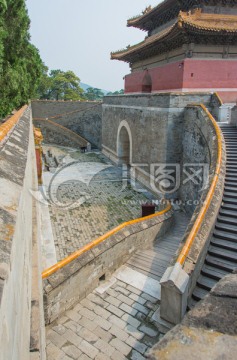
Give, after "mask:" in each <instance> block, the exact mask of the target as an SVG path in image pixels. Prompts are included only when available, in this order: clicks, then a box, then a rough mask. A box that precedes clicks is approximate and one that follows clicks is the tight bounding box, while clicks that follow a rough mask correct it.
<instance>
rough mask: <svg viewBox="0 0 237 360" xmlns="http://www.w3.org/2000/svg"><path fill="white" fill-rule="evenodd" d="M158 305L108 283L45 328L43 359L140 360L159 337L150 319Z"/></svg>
mask: <svg viewBox="0 0 237 360" xmlns="http://www.w3.org/2000/svg"><path fill="white" fill-rule="evenodd" d="M101 288H102V289H103V291H101ZM151 304H152V306H151ZM158 306H159V301H158V300H157V299H156V298H154V297H153V296H151V295H149V294H147V293H144V292H143V291H142V290H139V289H137V288H135V287H133V286H131V285H129V284H127V283H126V282H123V281H121V280H118V279H116V280H115V281H110V282H108V283H106V284H104V286H102V287H98V288H97V289H95V290H94V291H93V292H92V293H91V294H89V295H88V296H87V297H86V298H85V299H83V300H82V301H81V302H80V303H79V304H77V305H76V306H75V307H74V308H73V309H71V310H69V311H67V312H66V313H65V314H64V316H62V317H61V318H60V319H58V320H57V321H55V322H54V323H53V324H51V325H50V326H49V327H48V328H47V329H46V337H47V360H57V359H58V360H62V359H64V360H65V359H68V358H69V359H74V360H82V359H84V360H86V359H95V360H109V359H111V360H116V359H118V360H122V359H131V360H143V359H145V358H146V353H147V352H148V351H149V349H150V348H151V347H152V346H153V345H154V344H155V343H157V342H158V341H159V339H160V338H161V337H162V335H161V334H160V333H159V331H158V329H157V328H156V326H155V324H153V323H152V320H151V318H152V316H153V315H154V312H155V311H156V310H157V309H158ZM140 307H142V309H143V312H144V313H143V314H142V315H143V316H142V317H141V312H139V311H138V310H137V308H139V309H140ZM140 310H141V309H140Z"/></svg>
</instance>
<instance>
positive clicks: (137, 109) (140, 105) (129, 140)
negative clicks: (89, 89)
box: [102, 93, 219, 198]
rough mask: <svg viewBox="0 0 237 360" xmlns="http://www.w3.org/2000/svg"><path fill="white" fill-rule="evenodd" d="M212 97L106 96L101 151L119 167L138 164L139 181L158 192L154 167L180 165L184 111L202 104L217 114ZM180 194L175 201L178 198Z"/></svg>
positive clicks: (162, 95)
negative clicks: (154, 182) (153, 182)
mask: <svg viewBox="0 0 237 360" xmlns="http://www.w3.org/2000/svg"><path fill="white" fill-rule="evenodd" d="M215 98H216V96H215V95H213V94H211V93H194V94H180V93H177V94H176V93H163V94H152V95H147V94H146V95H145V94H137V95H125V96H107V97H105V99H104V103H103V118H102V151H103V153H104V154H105V155H106V156H107V157H109V158H110V159H111V160H112V161H114V162H115V163H117V164H121V163H124V162H125V163H127V164H130V165H132V164H136V176H137V179H138V180H139V181H140V182H141V183H142V184H144V185H145V186H146V187H147V188H148V189H150V190H152V191H156V189H154V187H153V186H152V184H151V182H152V181H153V180H152V179H153V178H154V174H153V173H152V170H151V169H152V168H151V165H152V164H153V165H154V164H155V165H156V164H169V163H170V164H180V163H181V160H182V153H183V144H182V141H183V130H184V109H185V108H186V106H187V105H188V104H190V103H203V104H204V105H206V106H207V107H208V108H209V109H210V110H211V111H212V112H213V111H216V108H217V107H218V106H219V105H217V101H216V99H215ZM178 195H179V194H178V192H177V191H176V193H174V194H173V197H174V198H176V197H179V196H178Z"/></svg>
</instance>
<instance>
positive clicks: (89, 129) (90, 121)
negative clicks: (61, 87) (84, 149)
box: [32, 101, 102, 148]
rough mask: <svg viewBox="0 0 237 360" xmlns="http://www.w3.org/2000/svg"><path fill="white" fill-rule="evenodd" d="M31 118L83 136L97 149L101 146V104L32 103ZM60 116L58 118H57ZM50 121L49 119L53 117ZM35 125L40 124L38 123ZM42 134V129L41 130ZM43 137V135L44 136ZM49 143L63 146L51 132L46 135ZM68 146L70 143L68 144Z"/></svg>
mask: <svg viewBox="0 0 237 360" xmlns="http://www.w3.org/2000/svg"><path fill="white" fill-rule="evenodd" d="M32 112H33V118H43V119H46V118H48V119H49V120H52V121H55V122H56V123H58V124H59V125H62V126H65V127H67V128H68V129H70V130H72V131H74V132H75V133H77V134H79V135H81V136H83V137H84V138H85V139H87V140H88V141H89V142H90V143H92V144H94V145H95V146H97V147H98V148H100V146H101V131H102V128H101V122H102V120H101V116H102V104H101V103H99V102H89V101H88V102H80V101H32ZM58 115H60V116H59V117H57V116H58ZM55 116H56V118H54V119H50V118H51V117H55ZM35 121H36V123H37V124H38V123H40V121H38V122H37V120H35ZM43 134H44V129H43ZM44 135H45V134H44ZM47 136H48V137H49V139H50V141H51V142H53V143H55V141H56V143H57V144H58V145H60V144H61V145H62V144H65V139H63V137H62V136H61V137H58V138H57V137H56V136H55V134H54V133H53V132H50V134H48V135H47ZM68 145H69V146H70V143H68Z"/></svg>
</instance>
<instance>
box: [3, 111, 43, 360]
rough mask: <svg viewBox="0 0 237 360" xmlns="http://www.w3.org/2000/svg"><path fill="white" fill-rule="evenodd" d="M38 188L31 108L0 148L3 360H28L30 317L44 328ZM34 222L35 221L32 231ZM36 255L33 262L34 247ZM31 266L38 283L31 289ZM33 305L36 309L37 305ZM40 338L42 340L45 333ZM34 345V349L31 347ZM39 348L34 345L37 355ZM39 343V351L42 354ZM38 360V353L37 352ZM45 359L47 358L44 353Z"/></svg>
mask: <svg viewBox="0 0 237 360" xmlns="http://www.w3.org/2000/svg"><path fill="white" fill-rule="evenodd" d="M36 186H37V173H36V159H35V146H34V139H33V129H32V118H31V108H30V107H28V108H27V109H26V111H25V112H24V114H23V115H22V116H21V118H20V119H19V121H18V123H17V124H16V126H15V128H14V129H13V131H12V132H11V133H10V134H9V136H8V137H7V139H6V141H5V142H4V143H3V144H1V145H0V190H1V197H0V349H1V350H0V359H1V360H6V359H12V360H29V359H30V338H31V335H32V334H31V327H30V323H31V315H32V312H33V313H34V314H36V312H37V313H38V315H37V316H35V315H33V316H34V319H35V321H36V320H37V319H36V318H38V321H39V322H40V321H41V320H42V323H43V318H41V319H40V314H39V313H40V309H39V307H40V304H39V303H38V305H37V307H38V310H39V311H38V310H37V311H35V310H36V309H35V308H34V309H33V310H32V299H33V300H34V301H35V300H36V299H38V300H39V301H41V305H42V299H41V298H40V299H39V297H37V293H38V292H40V289H39V288H40V284H41V283H40V281H39V278H37V277H38V269H37V265H38V255H37V250H36V248H37V247H38V238H37V234H36V232H37V229H36V227H37V222H36V221H35V218H34V215H33V208H34V204H35V202H34V198H33V196H32V195H31V193H30V190H35V189H36ZM33 221H35V223H34V226H33ZM33 232H34V233H35V237H34V251H33V254H34V255H33V257H34V259H33V260H32V243H33ZM32 262H33V264H34V283H33V287H34V288H33V289H32ZM33 305H34V304H33ZM37 330H39V332H38V331H37V332H38V336H39V337H40V336H41V334H40V329H37ZM32 345H33V344H32ZM35 345H36V343H35V344H34V350H36V348H35ZM38 345H39V343H38V344H37V345H36V346H37V349H38V350H39V347H38ZM37 354H38V355H39V351H38V352H37ZM41 356H42V359H44V354H43V353H41Z"/></svg>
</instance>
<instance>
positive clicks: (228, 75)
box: [183, 59, 237, 89]
mask: <svg viewBox="0 0 237 360" xmlns="http://www.w3.org/2000/svg"><path fill="white" fill-rule="evenodd" d="M191 74H193V76H191ZM183 88H190V89H192V88H200V89H205V88H209V89H210V88H214V89H215V88H216V89H218V88H237V60H224V59H223V60H195V59H186V60H185V61H184V81H183Z"/></svg>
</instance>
